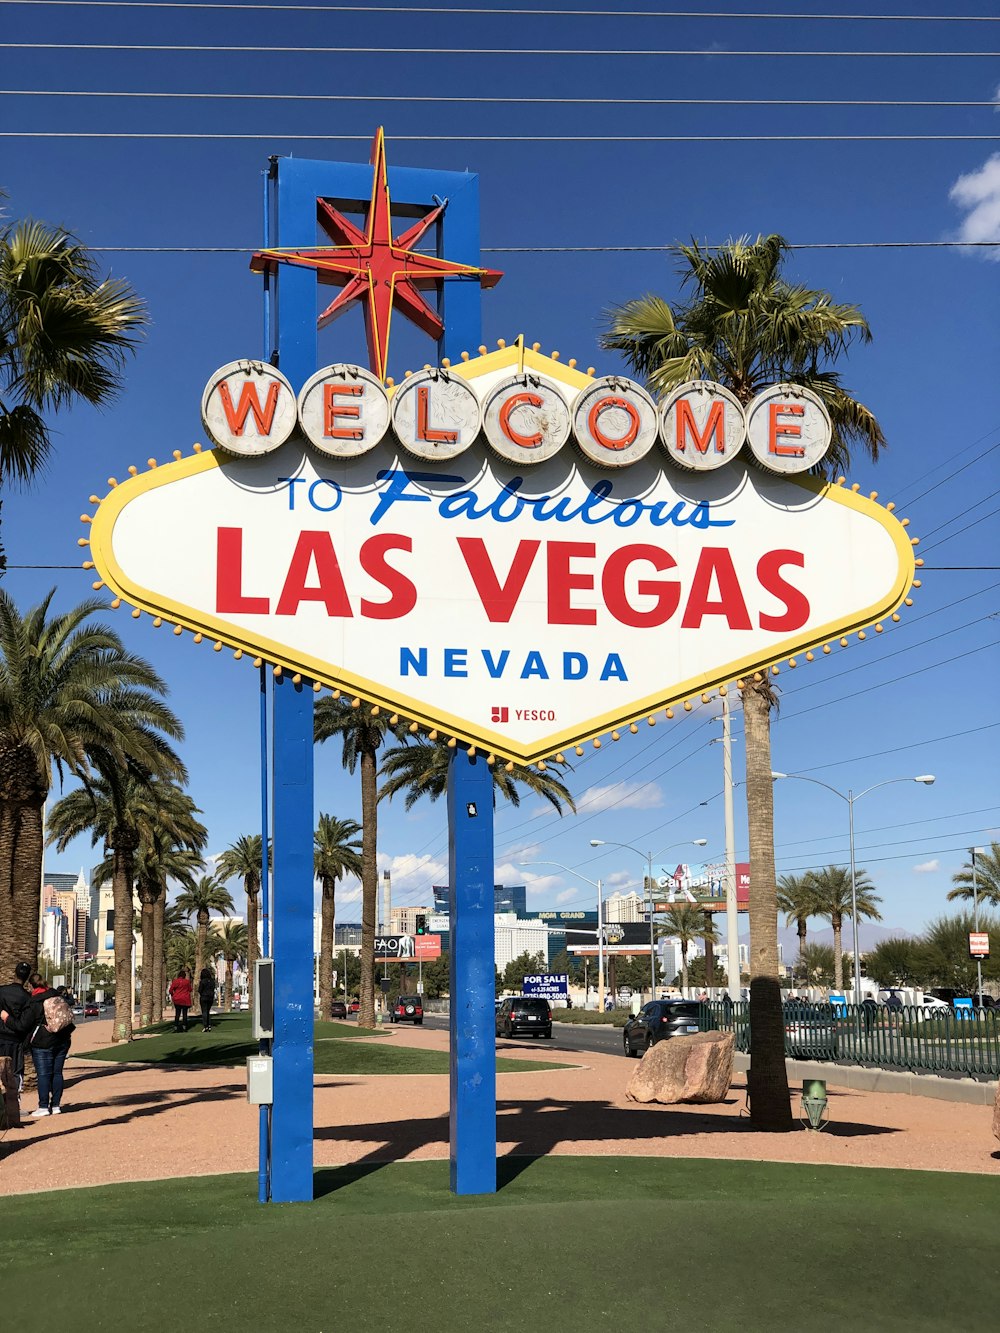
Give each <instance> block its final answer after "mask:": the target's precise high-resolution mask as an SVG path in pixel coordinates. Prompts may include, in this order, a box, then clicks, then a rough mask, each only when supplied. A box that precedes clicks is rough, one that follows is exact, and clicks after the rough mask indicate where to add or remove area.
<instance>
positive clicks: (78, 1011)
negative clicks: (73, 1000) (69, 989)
mask: <svg viewBox="0 0 1000 1333" xmlns="http://www.w3.org/2000/svg"><path fill="white" fill-rule="evenodd" d="M84 1012H85V1011H84V1006H83V1005H82V1004H74V1005H73V1007H72V1009H71V1010H70V1013H71V1014H72V1015H73V1017H74V1018H82V1017H83V1015H84Z"/></svg>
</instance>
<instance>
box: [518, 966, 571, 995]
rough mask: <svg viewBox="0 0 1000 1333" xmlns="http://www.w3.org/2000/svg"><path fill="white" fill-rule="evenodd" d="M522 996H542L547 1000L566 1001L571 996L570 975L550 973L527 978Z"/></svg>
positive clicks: (523, 985)
mask: <svg viewBox="0 0 1000 1333" xmlns="http://www.w3.org/2000/svg"><path fill="white" fill-rule="evenodd" d="M521 993H522V995H541V996H542V997H543V998H544V999H546V1000H565V999H566V998H567V997H568V996H569V973H568V972H549V973H542V974H540V975H536V976H531V977H525V978H524V981H523V982H522V983H521Z"/></svg>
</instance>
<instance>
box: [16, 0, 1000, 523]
mask: <svg viewBox="0 0 1000 1333" xmlns="http://www.w3.org/2000/svg"><path fill="white" fill-rule="evenodd" d="M2 3H3V0H0V4H2ZM998 247H1000V240H998V241H799V242H792V243H790V244H789V247H788V248H789V249H790V250H976V249H987V250H995V249H997V248H998ZM314 248H315V249H317V250H322V249H323V248H324V247H323V246H316V247H314ZM328 248H332V247H328ZM704 248H705V249H706V250H721V249H723V248H724V246H723V245H722V244H715V245H706V246H705V247H704ZM87 249H88V250H90V251H92V252H93V253H94V254H107V255H112V254H113V255H190V254H196V255H252V254H254V253H255V252H256V251H257V250H259V249H260V246H254V245H88V247H87ZM480 253H482V254H485V255H511V254H569V255H583V254H679V253H680V246H679V245H676V244H674V245H484V246H481V247H480ZM994 429H1000V427H994ZM992 433H993V432H992V431H988V432H987V435H991V434H992ZM982 438H983V439H986V438H987V437H986V435H984V436H983V437H982ZM976 443H978V441H977V442H976ZM973 447H974V446H973V445H970V446H969V448H970V449H971V448H973ZM996 447H998V448H1000V444H998V445H997V446H996ZM963 452H964V451H963ZM976 461H978V460H976ZM924 475H925V476H929V475H930V474H929V473H925V474H924ZM918 480H919V479H918ZM945 480H948V478H945ZM916 498H917V499H918V500H919V499H921V498H922V496H917V497H916Z"/></svg>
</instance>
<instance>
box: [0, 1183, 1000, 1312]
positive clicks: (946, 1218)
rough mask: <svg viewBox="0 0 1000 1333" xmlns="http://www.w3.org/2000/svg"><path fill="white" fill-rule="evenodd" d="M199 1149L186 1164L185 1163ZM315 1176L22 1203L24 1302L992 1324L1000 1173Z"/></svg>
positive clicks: (1, 1252)
mask: <svg viewBox="0 0 1000 1333" xmlns="http://www.w3.org/2000/svg"><path fill="white" fill-rule="evenodd" d="M179 1165H180V1164H179ZM499 1177H500V1186H501V1187H500V1189H499V1191H498V1193H497V1194H496V1195H494V1196H480V1197H476V1198H456V1197H455V1196H453V1195H451V1194H450V1193H449V1192H448V1166H447V1163H445V1162H413V1163H396V1164H391V1165H379V1164H371V1165H369V1166H365V1165H359V1166H351V1167H340V1168H324V1169H321V1170H319V1171H317V1172H316V1177H315V1181H316V1194H317V1198H316V1201H315V1202H314V1203H312V1204H294V1205H273V1204H272V1205H269V1206H266V1207H262V1206H260V1205H259V1204H257V1203H256V1201H255V1200H256V1178H255V1177H251V1176H246V1175H242V1176H217V1177H202V1178H200V1179H180V1180H177V1179H175V1180H170V1181H161V1182H154V1183H144V1184H133V1185H118V1186H107V1187H100V1188H97V1189H88V1190H65V1191H60V1192H58V1193H49V1194H44V1195H31V1196H22V1197H14V1198H8V1199H5V1200H4V1208H3V1213H4V1221H5V1223H6V1228H5V1229H6V1232H7V1235H8V1236H9V1237H11V1238H12V1239H11V1241H10V1243H9V1244H7V1245H5V1246H3V1247H0V1279H2V1285H3V1290H4V1292H5V1295H6V1299H7V1302H8V1304H9V1305H10V1308H12V1309H25V1310H27V1309H31V1308H37V1307H36V1306H35V1304H34V1303H35V1302H37V1298H38V1293H39V1291H41V1290H44V1293H45V1295H44V1305H45V1324H46V1326H47V1327H49V1328H60V1327H64V1328H73V1329H74V1330H77V1331H78V1333H90V1330H92V1329H105V1328H107V1329H118V1328H120V1327H121V1322H120V1321H121V1319H122V1318H123V1313H124V1312H125V1311H127V1312H128V1324H129V1327H131V1328H135V1329H142V1330H152V1331H155V1330H161V1329H162V1330H171V1333H173V1331H174V1330H176V1328H177V1327H178V1323H179V1321H180V1320H181V1319H182V1318H183V1319H184V1320H185V1321H186V1320H188V1319H191V1318H194V1319H196V1321H197V1323H198V1324H199V1326H202V1327H205V1326H207V1327H213V1326H215V1325H219V1326H224V1327H228V1328H252V1329H254V1330H272V1329H274V1330H279V1329H281V1330H284V1329H294V1330H296V1333H312V1331H314V1330H315V1331H318V1333H323V1331H324V1330H331V1331H332V1330H338V1329H341V1328H347V1329H350V1330H351V1333H368V1330H372V1331H373V1333H374V1331H375V1330H378V1331H379V1333H381V1330H384V1329H385V1328H386V1327H387V1326H389V1325H392V1324H394V1323H399V1322H402V1323H403V1324H404V1325H405V1327H406V1328H407V1329H409V1330H411V1331H412V1333H422V1331H423V1330H428V1331H429V1330H434V1333H467V1330H469V1329H473V1328H475V1329H484V1330H486V1329H488V1330H490V1333H523V1331H524V1330H525V1329H543V1328H544V1329H549V1330H563V1329H575V1328H578V1327H581V1326H582V1327H587V1328H590V1327H595V1326H604V1327H608V1328H612V1329H618V1330H621V1329H631V1328H642V1329H646V1330H651V1331H652V1333H660V1330H667V1329H670V1330H673V1329H678V1330H681V1329H684V1328H695V1329H700V1330H720V1331H721V1330H725V1333H733V1330H742V1331H743V1333H756V1330H769V1333H783V1331H784V1330H796V1333H798V1331H799V1330H801V1329H802V1328H811V1329H815V1330H819V1331H820V1333H825V1330H843V1329H850V1328H861V1327H866V1328H873V1329H878V1330H880V1333H895V1331H896V1330H899V1331H900V1333H902V1330H906V1331H907V1333H914V1331H915V1330H932V1329H933V1330H935V1331H937V1330H941V1329H943V1328H975V1327H981V1328H985V1327H992V1326H993V1321H994V1320H995V1318H996V1311H997V1308H998V1300H1000V1277H998V1269H997V1263H996V1218H997V1215H998V1206H1000V1181H998V1180H997V1179H996V1177H989V1176H974V1175H948V1174H945V1173H932V1172H915V1171H885V1170H875V1169H852V1168H846V1167H830V1166H822V1167H815V1166H801V1165H793V1164H787V1163H778V1164H775V1163H762V1162H721V1161H718V1162H717V1161H699V1160H690V1159H686V1160H679V1159H668V1158H653V1159H650V1158H632V1157H614V1158H612V1157H603V1158H578V1157H546V1158H539V1159H530V1158H506V1159H502V1160H501V1162H500V1163H499Z"/></svg>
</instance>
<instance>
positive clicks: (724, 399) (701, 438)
mask: <svg viewBox="0 0 1000 1333" xmlns="http://www.w3.org/2000/svg"><path fill="white" fill-rule="evenodd" d="M746 433H747V421H746V417H745V416H744V414H743V405H742V403H741V402H740V400H739V399H738V398H737V397H736V395H735V394H734V393H733V392H732V391H731V390H729V389H725V388H723V386H722V385H721V384H716V383H715V382H714V381H712V380H688V381H687V382H686V383H685V384H679V385H678V386H677V388H676V389H674V391H673V392H672V393H671V394H670V395H669V396H668V397H666V398H665V399H664V400H663V402H662V403H661V404H660V444H661V445H662V446H663V448H664V450H665V451H666V454H667V457H668V458H669V459H670V461H671V462H672V463H676V464H677V466H678V467H680V468H684V470H685V471H688V472H711V471H712V470H713V469H715V468H717V467H722V466H723V464H724V463H729V462H731V461H732V459H734V458H735V457H736V455H737V454H738V453H739V451H740V450H741V449H742V448H743V443H744V441H745V439H746Z"/></svg>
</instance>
